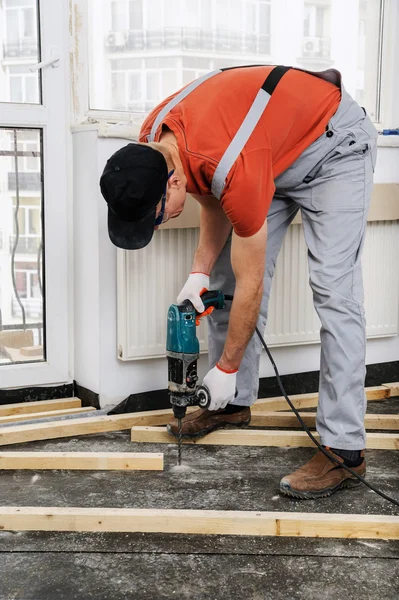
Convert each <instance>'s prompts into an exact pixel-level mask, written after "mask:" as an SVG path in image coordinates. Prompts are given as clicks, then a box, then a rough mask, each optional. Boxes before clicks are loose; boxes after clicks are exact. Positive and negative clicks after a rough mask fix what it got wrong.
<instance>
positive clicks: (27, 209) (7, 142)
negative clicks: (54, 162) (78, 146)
mask: <svg viewBox="0 0 399 600" xmlns="http://www.w3.org/2000/svg"><path fill="white" fill-rule="evenodd" d="M33 153H34V154H35V156H34V157H33V158H32V154H33ZM41 156H42V142H41V130H39V129H30V130H26V129H25V130H24V129H6V128H0V265H1V267H2V268H1V270H0V370H1V365H2V364H9V363H16V362H31V361H43V360H44V359H45V333H44V308H43V282H44V274H43V248H42V244H43V239H42V215H43V197H42V182H41V166H42V163H41V160H42V159H41ZM28 159H30V160H35V161H36V163H35V164H36V168H35V169H31V170H27V166H26V163H27V160H28ZM32 347H34V349H32ZM27 348H29V350H27ZM0 377H1V375H0Z"/></svg>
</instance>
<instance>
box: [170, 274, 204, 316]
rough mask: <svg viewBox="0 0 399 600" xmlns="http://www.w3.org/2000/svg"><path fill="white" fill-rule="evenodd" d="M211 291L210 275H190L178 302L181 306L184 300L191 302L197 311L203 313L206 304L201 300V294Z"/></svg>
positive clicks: (178, 297)
mask: <svg viewBox="0 0 399 600" xmlns="http://www.w3.org/2000/svg"><path fill="white" fill-rule="evenodd" d="M208 290H209V275H207V274H206V273H190V275H189V277H188V279H187V281H186V283H185V284H184V286H183V289H182V291H181V292H180V294H179V295H178V296H177V302H178V304H180V303H181V302H183V301H184V300H190V302H191V303H192V305H193V306H194V308H195V310H196V311H197V312H199V313H203V312H204V310H205V306H204V303H203V302H202V300H201V294H203V293H204V292H207V291H208Z"/></svg>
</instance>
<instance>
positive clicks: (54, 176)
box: [0, 0, 70, 388]
mask: <svg viewBox="0 0 399 600" xmlns="http://www.w3.org/2000/svg"><path fill="white" fill-rule="evenodd" d="M39 18H40V33H41V57H42V58H41V60H47V59H49V58H50V57H52V56H54V53H55V52H58V53H59V56H60V61H59V66H58V67H57V68H53V67H52V66H49V67H47V68H44V69H42V71H41V75H42V99H43V100H42V104H41V105H34V104H12V103H0V110H1V117H0V124H1V126H2V127H10V128H18V127H30V128H39V129H42V130H43V156H42V161H43V171H44V185H43V193H44V223H45V232H44V233H45V236H44V239H45V254H44V274H45V281H46V285H45V304H44V306H45V332H46V333H45V336H46V360H45V361H43V362H37V363H20V364H10V365H8V364H3V365H0V387H1V388H12V387H26V386H33V385H46V384H56V383H65V382H67V381H70V377H69V363H68V361H69V328H68V320H69V315H68V297H69V296H70V295H69V293H68V254H67V241H68V231H67V227H68V219H69V215H68V205H67V202H68V189H69V187H68V181H67V167H66V165H67V149H68V144H69V141H68V140H69V138H68V131H67V120H68V109H69V108H70V106H69V100H68V98H69V39H68V28H67V26H66V25H65V24H66V23H68V18H69V15H68V2H67V0H40V15H39Z"/></svg>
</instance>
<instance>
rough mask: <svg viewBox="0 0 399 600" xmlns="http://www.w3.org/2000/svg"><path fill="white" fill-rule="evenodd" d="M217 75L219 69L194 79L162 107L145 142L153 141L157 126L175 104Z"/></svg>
mask: <svg viewBox="0 0 399 600" xmlns="http://www.w3.org/2000/svg"><path fill="white" fill-rule="evenodd" d="M218 73H221V70H220V69H217V70H216V71H211V72H210V73H206V75H203V76H202V77H199V78H198V79H195V80H194V81H192V82H191V83H190V84H189V85H188V86H187V87H185V88H184V89H183V90H182V91H181V92H179V93H178V94H176V96H175V97H174V98H172V100H171V101H170V102H168V104H166V105H165V106H164V107H163V109H162V110H161V111H160V112H159V113H158V116H157V118H156V119H155V121H154V123H153V126H152V128H151V133H150V135H149V136H148V139H147V141H148V142H153V141H154V138H155V134H156V132H157V129H158V127H159V125H160V124H161V123H162V121H163V120H164V118H165V117H166V115H167V114H168V113H169V112H170V111H171V110H172V108H174V107H175V106H177V104H179V102H181V101H182V100H183V99H184V98H186V97H187V96H188V95H189V94H191V92H192V91H194V90H195V89H196V88H197V87H198V86H199V85H201V83H203V82H204V81H206V80H207V79H210V78H211V77H214V76H215V75H218Z"/></svg>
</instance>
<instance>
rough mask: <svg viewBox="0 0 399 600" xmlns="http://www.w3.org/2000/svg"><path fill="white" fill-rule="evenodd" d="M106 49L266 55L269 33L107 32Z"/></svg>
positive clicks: (163, 30)
mask: <svg viewBox="0 0 399 600" xmlns="http://www.w3.org/2000/svg"><path fill="white" fill-rule="evenodd" d="M105 46H106V48H107V50H108V52H112V53H115V52H143V51H154V50H180V51H185V50H188V51H202V52H219V53H223V52H228V53H237V54H238V53H246V54H270V35H264V34H262V35H255V34H249V33H241V32H229V31H220V30H208V31H207V30H203V29H196V28H190V27H176V28H166V29H162V30H159V31H143V30H137V31H136V30H130V31H111V32H109V33H108V34H107V35H106V37H105Z"/></svg>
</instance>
